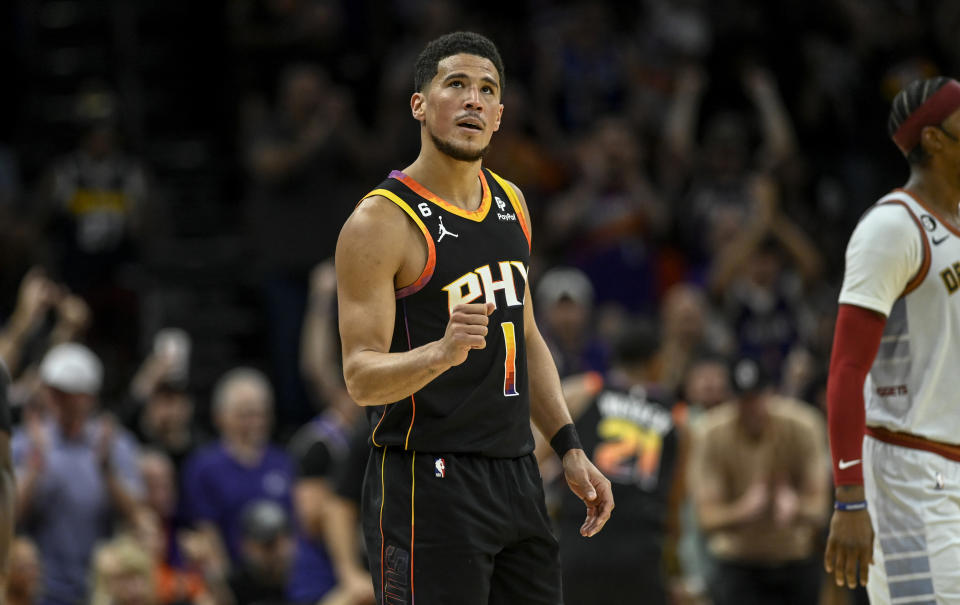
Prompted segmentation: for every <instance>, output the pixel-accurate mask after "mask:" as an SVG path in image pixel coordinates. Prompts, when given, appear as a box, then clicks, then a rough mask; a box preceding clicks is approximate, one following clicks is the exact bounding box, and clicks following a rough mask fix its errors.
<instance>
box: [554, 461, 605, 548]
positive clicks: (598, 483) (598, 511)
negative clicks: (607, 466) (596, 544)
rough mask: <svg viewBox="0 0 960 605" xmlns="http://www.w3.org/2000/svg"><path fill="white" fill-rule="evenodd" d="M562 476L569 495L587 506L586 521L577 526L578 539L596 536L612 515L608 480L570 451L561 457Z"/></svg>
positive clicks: (587, 462) (591, 464) (590, 463)
mask: <svg viewBox="0 0 960 605" xmlns="http://www.w3.org/2000/svg"><path fill="white" fill-rule="evenodd" d="M563 476H564V478H565V479H566V480H567V485H569V486H570V491H572V492H573V493H574V494H576V495H577V497H578V498H580V499H581V500H583V503H584V504H586V505H587V518H586V520H585V521H584V522H583V525H581V526H580V535H581V536H584V537H585V538H589V537H591V536H594V535H596V534H597V533H598V532H599V531H600V530H601V529H603V526H604V524H605V523H606V522H607V520H608V519H610V513H611V512H613V507H614V504H613V490H612V489H611V488H610V480H609V479H607V478H606V477H604V476H603V473H601V472H600V471H599V470H597V467H595V466H594V465H593V463H592V462H590V460H589V459H588V458H587V455H586V454H585V453H584V452H583V450H580V449H573V450H570V451H568V452H567V453H566V454H564V455H563Z"/></svg>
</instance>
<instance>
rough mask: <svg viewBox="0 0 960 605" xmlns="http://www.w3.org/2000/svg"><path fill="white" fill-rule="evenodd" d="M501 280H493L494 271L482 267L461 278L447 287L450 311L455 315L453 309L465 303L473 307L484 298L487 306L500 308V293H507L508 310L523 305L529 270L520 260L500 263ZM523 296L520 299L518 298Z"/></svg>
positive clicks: (445, 287)
mask: <svg viewBox="0 0 960 605" xmlns="http://www.w3.org/2000/svg"><path fill="white" fill-rule="evenodd" d="M496 266H497V268H499V269H500V279H499V280H496V281H495V280H494V279H493V270H492V269H491V268H490V265H484V266H482V267H479V268H477V269H475V270H473V271H471V272H469V273H467V274H465V275H461V276H460V277H458V278H457V279H455V280H453V281H452V282H450V283H449V284H447V285H446V286H444V287H443V291H444V292H446V293H447V308H448V309H449V310H450V312H451V313H453V308H454V307H456V306H457V305H459V304H461V303H471V302H474V301H476V300H477V299H479V298H480V297H481V296H483V301H484V302H489V303H493V304H494V305H496V304H497V300H496V293H497V291H498V290H503V297H504V299H505V300H506V302H507V306H508V307H518V306H522V305H523V292H524V289H525V287H526V283H527V266H526V265H524V264H523V263H522V262H520V261H517V260H511V261H500V262H499V263H497V265H496ZM514 271H516V272H517V273H519V274H520V277H521V278H522V280H523V281H522V282H520V283H519V284H518V283H517V282H516V280H515V279H514ZM518 292H519V295H518Z"/></svg>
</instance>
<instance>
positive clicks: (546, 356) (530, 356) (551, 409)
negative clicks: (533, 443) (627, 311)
mask: <svg viewBox="0 0 960 605" xmlns="http://www.w3.org/2000/svg"><path fill="white" fill-rule="evenodd" d="M510 185H511V186H512V187H513V189H514V191H516V192H517V197H518V198H519V200H520V204H521V205H522V206H523V213H524V215H525V216H526V217H527V227H528V228H529V226H530V212H529V210H528V209H527V204H526V201H525V200H524V199H523V194H522V193H521V192H520V189H518V188H517V187H516V186H515V185H513V184H512V183H511V184H510ZM524 290H525V291H524V297H523V326H524V328H523V329H524V342H525V344H526V348H527V372H529V374H530V376H529V385H530V418H531V420H533V423H534V425H536V427H537V429H538V430H539V431H540V432H541V433H542V434H543V435H544V436H545V437H547V438H549V439H551V441H553V438H554V437H555V436H556V435H557V433H558V432H559V431H560V430H561V429H564V427H566V426H567V425H571V427H572V425H573V420H572V419H571V417H570V411H569V410H568V409H567V404H566V401H565V400H564V398H563V390H562V388H561V386H560V375H559V374H558V373H557V366H556V364H555V363H554V362H553V356H552V355H550V349H549V348H547V343H546V342H545V341H544V340H543V336H542V335H541V334H540V330H539V328H537V321H536V319H535V318H534V316H533V297H532V296H531V295H530V284H529V283H527V284H526V285H525V288H524ZM565 430H567V431H569V429H565ZM562 463H563V472H564V476H565V477H566V480H567V484H568V485H569V486H570V489H571V490H572V491H573V493H574V494H576V495H577V497H579V498H580V499H581V500H583V502H584V504H586V505H587V518H586V520H585V521H584V523H583V525H582V526H581V527H580V534H581V535H583V536H586V537H590V536H593V535H594V534H596V533H597V532H599V531H600V530H601V529H603V525H604V524H605V523H606V522H607V520H608V519H609V518H610V513H611V511H613V506H614V504H613V492H612V490H611V489H610V481H609V480H608V479H607V478H606V477H604V476H603V473H601V472H600V471H599V470H597V467H595V466H594V465H593V463H592V462H590V460H589V459H588V458H587V455H586V453H585V452H584V451H583V449H582V448H571V449H569V450H567V451H566V453H565V454H564V455H563V459H562Z"/></svg>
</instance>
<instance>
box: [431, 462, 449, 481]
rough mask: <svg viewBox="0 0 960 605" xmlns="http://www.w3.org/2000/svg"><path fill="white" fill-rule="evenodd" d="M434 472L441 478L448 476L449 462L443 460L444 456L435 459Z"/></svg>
mask: <svg viewBox="0 0 960 605" xmlns="http://www.w3.org/2000/svg"><path fill="white" fill-rule="evenodd" d="M433 474H434V476H437V477H440V478H441V479H443V478H444V477H446V476H447V464H446V462H444V461H443V458H437V459H435V460H434V461H433Z"/></svg>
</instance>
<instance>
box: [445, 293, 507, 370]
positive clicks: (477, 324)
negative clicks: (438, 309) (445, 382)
mask: <svg viewBox="0 0 960 605" xmlns="http://www.w3.org/2000/svg"><path fill="white" fill-rule="evenodd" d="M496 308H497V307H496V305H494V304H493V303H472V304H459V305H457V306H455V307H454V308H453V311H451V313H450V320H449V321H448V322H447V330H446V332H445V333H444V335H443V339H441V340H440V350H441V355H442V356H443V359H444V361H446V362H447V363H449V364H450V365H454V366H458V365H460V364H461V363H463V362H464V361H466V360H467V354H468V353H469V352H470V350H471V349H483V348H485V347H486V346H487V324H488V323H490V318H489V317H488V316H489V315H490V314H491V313H493V310H494V309H496Z"/></svg>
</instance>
